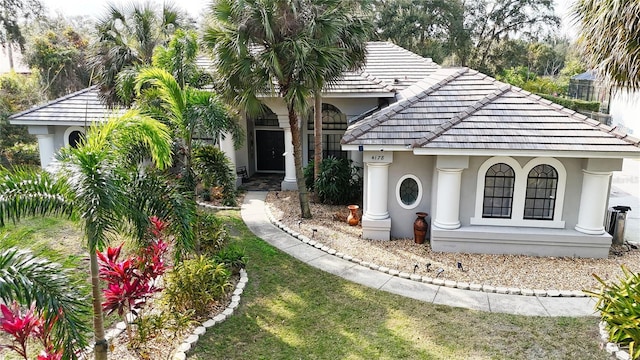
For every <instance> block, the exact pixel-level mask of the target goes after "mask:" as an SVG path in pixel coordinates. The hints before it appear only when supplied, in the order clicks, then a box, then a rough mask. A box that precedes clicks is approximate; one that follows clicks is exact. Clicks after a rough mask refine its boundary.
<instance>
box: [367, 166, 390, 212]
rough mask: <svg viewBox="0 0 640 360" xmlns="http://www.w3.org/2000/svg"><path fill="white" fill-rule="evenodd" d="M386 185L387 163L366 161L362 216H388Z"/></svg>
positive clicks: (387, 175)
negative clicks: (365, 203) (364, 209)
mask: <svg viewBox="0 0 640 360" xmlns="http://www.w3.org/2000/svg"><path fill="white" fill-rule="evenodd" d="M388 185H389V164H388V163H367V190H368V191H367V209H366V212H365V213H364V215H363V216H364V217H366V218H367V219H368V220H385V219H388V218H389V211H388V209H387V198H388V194H387V192H388V190H389V186H388Z"/></svg>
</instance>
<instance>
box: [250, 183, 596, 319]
mask: <svg viewBox="0 0 640 360" xmlns="http://www.w3.org/2000/svg"><path fill="white" fill-rule="evenodd" d="M266 195H267V193H266V192H258V191H249V192H247V194H246V196H245V198H244V203H243V204H242V210H241V213H242V219H243V220H244V222H245V223H246V224H247V226H248V227H249V229H250V230H251V231H252V232H253V233H254V234H256V236H258V237H260V238H261V239H263V240H264V241H266V242H268V243H269V244H271V245H273V246H275V247H277V248H278V249H280V250H282V251H284V252H285V253H287V254H289V255H291V256H293V257H295V258H296V259H298V260H300V261H302V262H304V263H307V264H309V265H311V266H313V267H316V268H318V269H321V270H323V271H326V272H329V273H332V274H334V275H338V276H340V277H342V278H344V279H346V280H349V281H353V282H355V283H358V284H362V285H365V286H368V287H371V288H375V289H378V290H383V291H388V292H390V293H394V294H398V295H402V296H406V297H409V298H413V299H417V300H421V301H425V302H430V303H433V304H442V305H448V306H455V307H462V308H467V309H475V310H480V311H489V312H499V313H509V314H517V315H530V316H589V315H596V313H595V312H594V310H593V307H594V305H595V301H594V300H593V299H591V298H588V297H538V296H524V295H507V294H496V293H487V292H482V291H472V290H461V289H454V288H449V287H445V286H438V285H432V284H425V283H421V282H417V281H413V280H408V279H402V278H399V277H397V276H393V275H389V274H386V273H383V272H380V271H376V270H371V269H369V268H366V267H364V266H361V265H358V264H355V263H353V262H350V261H347V260H344V259H341V258H339V257H337V256H333V255H329V254H327V253H326V252H324V251H322V250H319V249H316V248H315V247H313V246H309V245H307V244H305V243H303V242H301V241H300V240H298V239H296V238H294V237H293V236H291V235H289V234H287V233H285V232H283V231H282V230H280V229H279V228H277V227H276V226H275V225H273V224H271V223H270V222H269V219H268V218H267V214H266V212H265V204H264V201H265V198H266Z"/></svg>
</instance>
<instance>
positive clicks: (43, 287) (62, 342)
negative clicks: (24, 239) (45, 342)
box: [0, 248, 89, 359]
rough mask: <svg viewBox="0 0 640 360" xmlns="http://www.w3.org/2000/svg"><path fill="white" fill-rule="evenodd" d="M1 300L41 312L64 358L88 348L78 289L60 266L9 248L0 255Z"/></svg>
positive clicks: (71, 357)
mask: <svg viewBox="0 0 640 360" xmlns="http://www.w3.org/2000/svg"><path fill="white" fill-rule="evenodd" d="M0 299H1V300H2V303H4V304H11V303H12V302H13V301H17V302H18V303H20V304H22V305H25V306H29V305H30V304H35V306H36V308H37V309H39V310H41V311H42V313H43V316H44V320H45V324H46V326H47V327H49V326H51V329H52V333H51V334H52V340H53V341H54V346H55V347H56V349H58V350H61V351H62V355H63V358H64V359H76V358H77V354H76V352H78V351H79V350H82V349H84V348H85V347H86V346H87V339H86V334H87V333H88V332H89V327H88V326H87V325H86V324H84V323H83V322H82V317H83V316H84V315H85V314H88V307H87V306H86V304H85V303H84V301H83V300H84V299H83V297H82V296H81V295H80V292H79V291H78V288H77V287H76V286H74V285H73V284H72V283H71V281H70V280H69V277H68V276H67V273H66V271H63V270H61V269H60V265H59V264H56V263H52V262H50V261H47V260H45V259H40V258H36V257H34V256H33V255H31V254H30V253H28V252H25V251H19V250H17V249H13V248H12V249H8V250H5V251H3V252H2V253H0Z"/></svg>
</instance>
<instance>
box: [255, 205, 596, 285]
mask: <svg viewBox="0 0 640 360" xmlns="http://www.w3.org/2000/svg"><path fill="white" fill-rule="evenodd" d="M265 212H266V214H267V218H268V219H269V221H270V222H271V223H272V224H274V225H275V226H277V227H279V228H280V229H282V231H284V232H286V233H288V234H289V235H291V236H293V237H294V238H296V239H298V240H300V241H302V242H303V243H305V244H307V245H310V246H313V247H315V248H317V249H320V250H322V251H324V252H326V253H327V254H329V255H333V256H337V257H339V258H341V259H344V260H347V261H351V262H353V263H356V264H359V265H361V266H364V267H366V268H369V269H371V270H376V271H380V272H383V273H385V274H389V275H392V276H397V277H400V278H403V279H408V280H413V281H417V282H423V283H427V284H433V285H437V286H445V287H449V288H457V289H462V290H471V291H483V292H487V293H497V294H505V295H525V296H539V297H588V295H587V294H585V293H584V292H582V291H580V290H555V289H552V290H544V289H521V288H516V287H504V286H491V285H483V284H475V283H468V282H463V281H453V280H445V279H440V278H432V277H428V276H420V275H417V274H409V273H407V272H402V271H400V270H396V269H390V268H388V267H385V266H379V265H377V264H374V263H369V262H366V261H364V260H361V259H358V258H354V257H353V256H350V255H348V254H344V253H341V252H338V251H337V250H335V249H333V248H330V247H328V246H325V245H324V244H322V243H320V242H317V241H315V240H312V239H309V238H308V237H307V236H304V235H302V234H300V233H298V232H296V231H293V230H291V229H290V228H289V227H287V226H286V225H284V224H283V223H282V222H281V221H279V220H277V219H276V218H275V217H274V216H273V214H272V213H271V211H270V210H269V207H268V206H265Z"/></svg>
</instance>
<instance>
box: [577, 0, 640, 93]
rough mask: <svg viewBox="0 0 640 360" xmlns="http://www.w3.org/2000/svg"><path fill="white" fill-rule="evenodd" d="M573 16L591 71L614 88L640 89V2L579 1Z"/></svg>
mask: <svg viewBox="0 0 640 360" xmlns="http://www.w3.org/2000/svg"><path fill="white" fill-rule="evenodd" d="M573 15H574V17H575V20H576V22H577V23H578V26H579V29H580V30H579V38H578V43H579V44H581V47H582V50H583V53H584V55H585V60H586V62H587V65H588V67H590V68H592V69H596V70H597V71H598V72H600V74H601V75H604V77H605V79H606V80H608V81H610V82H611V84H612V85H616V86H618V87H627V88H629V89H630V90H638V89H640V42H638V39H640V25H638V18H640V2H638V1H618V0H579V1H577V2H576V3H575V4H574V6H573Z"/></svg>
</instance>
